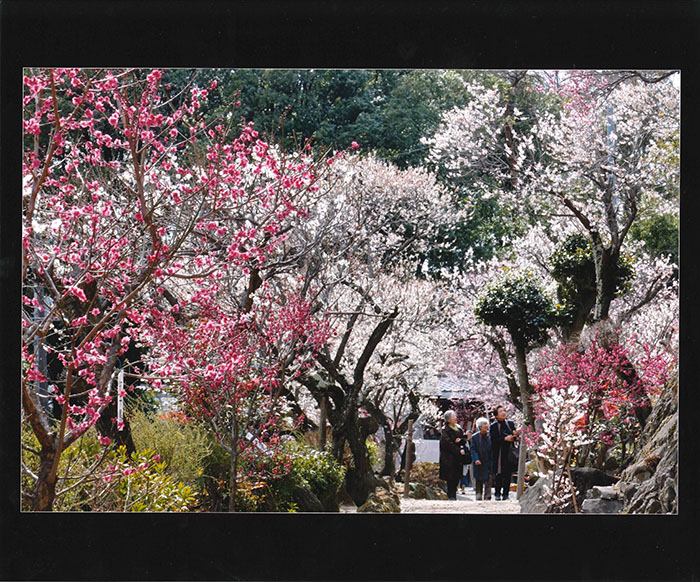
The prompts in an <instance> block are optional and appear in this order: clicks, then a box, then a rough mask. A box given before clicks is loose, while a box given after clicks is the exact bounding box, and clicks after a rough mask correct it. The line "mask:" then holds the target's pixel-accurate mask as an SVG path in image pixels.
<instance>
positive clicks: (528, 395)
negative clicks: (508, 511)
mask: <svg viewBox="0 0 700 582" xmlns="http://www.w3.org/2000/svg"><path fill="white" fill-rule="evenodd" d="M513 339H514V340H515V341H514V342H513V344H514V346H515V359H516V361H517V365H518V384H519V385H520V401H521V402H522V405H523V419H524V421H525V424H526V425H527V426H532V424H533V422H532V391H531V390H530V378H529V374H528V371H527V351H526V349H525V342H524V341H522V340H519V338H517V337H516V338H513ZM526 463H527V447H526V446H525V439H524V438H523V437H522V436H521V437H520V455H519V457H518V487H517V492H516V498H518V499H519V498H520V496H521V495H522V494H523V491H524V489H525V465H526Z"/></svg>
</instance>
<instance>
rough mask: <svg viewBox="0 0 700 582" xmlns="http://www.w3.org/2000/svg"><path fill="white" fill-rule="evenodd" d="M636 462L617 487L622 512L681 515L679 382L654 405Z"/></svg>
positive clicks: (626, 471) (628, 468)
mask: <svg viewBox="0 0 700 582" xmlns="http://www.w3.org/2000/svg"><path fill="white" fill-rule="evenodd" d="M639 442H640V449H639V451H638V452H637V454H636V456H635V459H634V461H633V462H632V463H631V464H630V465H629V466H628V467H627V468H626V469H625V470H624V471H623V472H622V475H621V479H620V483H619V484H618V487H619V489H620V492H621V494H622V498H623V503H624V507H623V510H622V512H623V513H677V512H678V501H677V496H678V379H677V378H675V379H674V380H673V381H671V382H669V383H668V385H667V386H666V388H665V389H664V390H663V392H662V393H661V395H660V396H659V398H658V399H657V400H656V402H655V403H654V406H653V408H652V411H651V414H650V415H649V417H648V418H647V421H646V425H645V426H644V430H643V431H642V434H641V437H640V440H639Z"/></svg>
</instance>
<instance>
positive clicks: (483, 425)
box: [475, 416, 489, 434]
mask: <svg viewBox="0 0 700 582" xmlns="http://www.w3.org/2000/svg"><path fill="white" fill-rule="evenodd" d="M475 426H476V430H478V431H479V432H480V433H481V434H486V432H487V431H488V430H489V420H488V418H485V417H483V416H482V417H481V418H477V419H476V423H475Z"/></svg>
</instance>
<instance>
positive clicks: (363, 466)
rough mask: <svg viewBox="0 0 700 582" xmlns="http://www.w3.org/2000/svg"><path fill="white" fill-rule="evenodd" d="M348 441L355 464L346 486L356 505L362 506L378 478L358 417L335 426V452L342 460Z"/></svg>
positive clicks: (348, 475)
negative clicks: (375, 474) (376, 477)
mask: <svg viewBox="0 0 700 582" xmlns="http://www.w3.org/2000/svg"><path fill="white" fill-rule="evenodd" d="M365 438H366V437H365ZM346 442H347V444H348V446H349V447H350V451H351V453H352V458H353V466H352V467H348V471H347V473H346V477H345V481H346V487H347V491H348V494H349V495H350V497H352V500H353V501H354V502H355V505H357V507H360V505H362V504H363V503H364V502H365V501H367V498H368V497H369V494H370V493H371V492H372V491H374V488H375V487H376V479H375V477H374V472H373V471H372V465H371V464H370V461H369V451H368V450H367V445H366V444H365V441H364V438H362V432H361V431H360V427H359V425H358V422H357V418H356V417H351V418H348V420H347V421H346V423H345V425H344V426H342V427H334V428H333V453H334V456H335V458H336V459H338V460H339V461H340V462H342V459H343V453H344V451H345V443H346Z"/></svg>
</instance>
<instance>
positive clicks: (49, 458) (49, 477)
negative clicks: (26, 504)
mask: <svg viewBox="0 0 700 582" xmlns="http://www.w3.org/2000/svg"><path fill="white" fill-rule="evenodd" d="M55 461H56V449H55V447H47V446H42V447H41V454H40V456H39V474H38V475H37V476H38V479H37V482H36V488H35V489H34V501H33V503H32V510H33V511H51V510H52V509H53V502H54V499H55V498H56V481H57V477H56V475H55V473H54V472H53V466H54V462H55Z"/></svg>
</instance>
